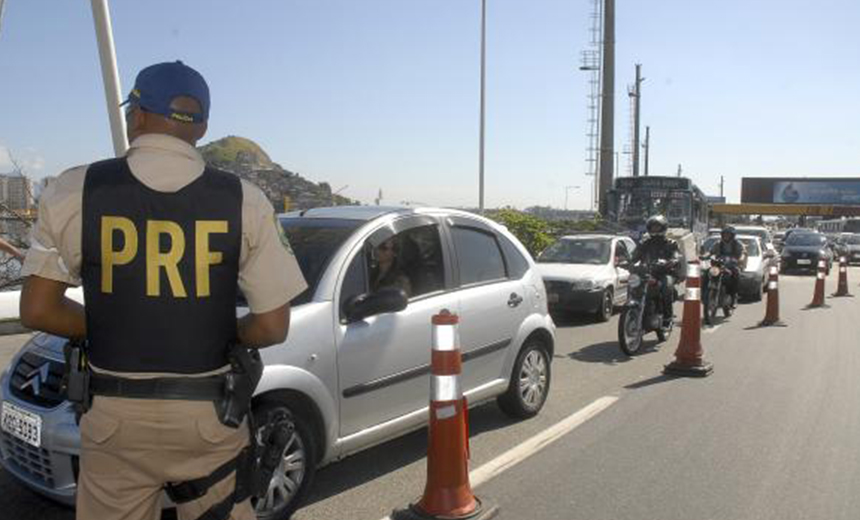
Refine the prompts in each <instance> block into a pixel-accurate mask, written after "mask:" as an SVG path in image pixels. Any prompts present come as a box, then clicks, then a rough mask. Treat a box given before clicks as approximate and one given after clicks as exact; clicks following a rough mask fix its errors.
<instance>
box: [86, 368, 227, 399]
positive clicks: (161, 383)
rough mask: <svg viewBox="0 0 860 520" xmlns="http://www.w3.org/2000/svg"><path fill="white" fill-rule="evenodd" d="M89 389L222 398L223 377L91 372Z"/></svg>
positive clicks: (130, 395)
mask: <svg viewBox="0 0 860 520" xmlns="http://www.w3.org/2000/svg"><path fill="white" fill-rule="evenodd" d="M90 392H91V393H92V394H93V395H103V396H110V397H128V398H132V399H177V400H184V401H218V400H220V399H222V398H223V397H224V376H207V377H156V378H147V379H129V378H124V377H115V376H109V375H105V374H99V373H96V372H92V373H90Z"/></svg>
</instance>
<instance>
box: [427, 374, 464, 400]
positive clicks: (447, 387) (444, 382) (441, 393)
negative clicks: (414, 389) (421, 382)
mask: <svg viewBox="0 0 860 520" xmlns="http://www.w3.org/2000/svg"><path fill="white" fill-rule="evenodd" d="M462 397H463V394H462V392H461V391H460V376H436V375H434V376H432V377H431V379H430V398H431V399H432V400H433V401H457V400H459V399H461V398H462Z"/></svg>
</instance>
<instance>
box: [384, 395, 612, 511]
mask: <svg viewBox="0 0 860 520" xmlns="http://www.w3.org/2000/svg"><path fill="white" fill-rule="evenodd" d="M616 401H618V398H617V397H614V396H604V397H601V398H600V399H598V400H596V401H594V402H593V403H591V404H589V405H588V406H586V407H585V408H582V409H581V410H579V411H577V412H575V413H574V414H572V415H570V416H568V417H567V418H566V419H563V420H562V421H560V422H557V423H555V424H554V425H552V426H550V427H549V428H547V429H546V430H544V431H542V432H540V433H538V434H537V435H535V436H533V437H530V438H529V439H527V440H525V441H523V442H522V443H520V444H518V445H517V446H514V447H513V448H511V449H509V450H508V451H506V452H504V453H502V454H501V455H499V456H498V457H496V458H495V459H493V460H491V461H490V462H487V463H485V464H484V465H483V466H481V467H479V468H476V469H474V470H472V471H471V472H469V481H470V483H471V485H472V487H473V488H475V487H478V486H480V485H481V484H484V483H486V482H487V481H489V480H491V479H493V478H495V477H497V476H499V475H501V474H502V473H503V472H505V471H507V470H509V469H511V468H512V467H514V466H516V465H517V464H519V463H520V462H522V461H524V460H526V459H527V458H529V457H531V456H532V455H535V454H537V453H538V452H539V451H541V450H542V449H544V448H546V447H547V446H549V445H550V444H552V443H553V442H555V441H557V440H559V439H561V438H562V437H564V436H565V435H567V434H568V433H570V432H572V431H573V430H574V429H576V428H578V427H579V426H582V425H583V424H585V423H586V422H588V421H589V420H591V419H593V418H594V417H596V416H597V414H599V413H600V412H603V411H605V410H606V409H607V408H609V407H610V406H612V405H613V404H615V403H616ZM380 520H391V517H390V516H386V517H384V518H382V519H380Z"/></svg>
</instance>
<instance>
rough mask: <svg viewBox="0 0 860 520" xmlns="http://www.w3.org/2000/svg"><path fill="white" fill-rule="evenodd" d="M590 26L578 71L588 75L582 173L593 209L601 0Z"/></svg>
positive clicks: (596, 190)
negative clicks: (588, 183) (588, 181)
mask: <svg viewBox="0 0 860 520" xmlns="http://www.w3.org/2000/svg"><path fill="white" fill-rule="evenodd" d="M591 3H592V9H591V14H590V16H589V17H590V18H591V27H590V29H589V33H590V36H591V38H590V41H589V44H588V46H589V48H588V49H586V50H584V51H582V53H581V57H580V60H581V62H580V66H579V70H582V71H587V72H589V75H588V105H587V107H588V116H587V117H588V118H587V119H586V131H585V137H586V138H587V140H588V145H587V148H586V149H585V175H587V176H589V177H591V180H592V191H591V209H592V210H594V209H596V204H597V200H598V198H599V196H598V193H599V186H600V182H599V181H598V160H599V157H600V102H601V99H602V96H601V86H602V85H601V84H600V78H601V74H600V68H601V63H602V47H601V46H602V44H603V0H591Z"/></svg>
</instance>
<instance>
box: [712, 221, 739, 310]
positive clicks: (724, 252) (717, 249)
mask: <svg viewBox="0 0 860 520" xmlns="http://www.w3.org/2000/svg"><path fill="white" fill-rule="evenodd" d="M736 235H737V232H736V231H735V228H734V227H733V226H726V227H724V228H723V230H722V231H721V232H720V240H718V241H717V242H716V243H715V244H714V245H713V246H711V251H710V253H711V256H712V257H717V258H722V259H723V260H724V261H725V267H726V269H727V270H728V271H729V274H730V275H729V277H728V278H727V279H726V280H724V283H725V287H726V294H728V295H729V296H731V298H732V307H735V306H736V305H737V300H738V284H739V282H740V269H742V268H743V267H744V266H745V265H746V261H747V250H746V248H745V247H744V245H743V243H741V241H740V240H738V239H737V238H735V237H736Z"/></svg>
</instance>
